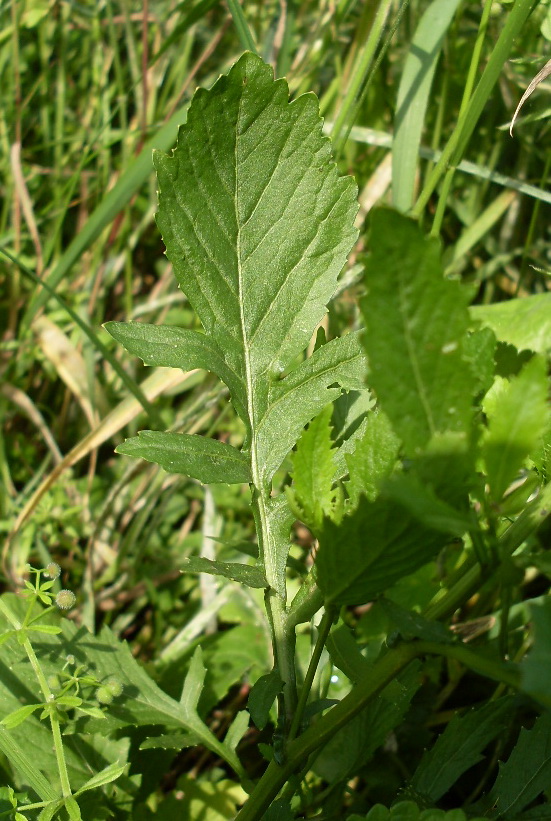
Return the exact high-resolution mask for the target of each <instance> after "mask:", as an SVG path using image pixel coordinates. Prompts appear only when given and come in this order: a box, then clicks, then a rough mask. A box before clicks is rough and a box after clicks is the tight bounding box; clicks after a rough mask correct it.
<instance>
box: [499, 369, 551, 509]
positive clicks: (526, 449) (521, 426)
mask: <svg viewBox="0 0 551 821" xmlns="http://www.w3.org/2000/svg"><path fill="white" fill-rule="evenodd" d="M496 387H497V389H496V391H495V395H493V396H492V395H489V396H488V397H487V401H486V402H485V404H484V410H485V412H486V415H487V417H488V433H487V436H486V438H485V440H484V443H483V455H484V461H485V463H486V473H487V476H488V484H489V486H490V492H491V495H492V498H493V499H494V501H496V502H498V501H499V500H500V499H501V498H502V496H503V494H504V493H505V491H506V490H507V488H508V486H509V484H510V483H511V482H512V481H513V479H515V477H516V476H517V473H518V471H519V470H520V468H521V467H522V466H523V464H524V462H525V460H526V458H527V457H528V456H529V454H530V453H531V451H532V450H534V449H535V448H536V447H537V445H538V443H539V441H540V439H541V437H542V436H543V434H544V432H545V430H546V429H547V426H548V424H549V406H548V390H549V383H548V379H547V370H546V365H545V361H544V360H543V358H542V357H539V356H535V357H533V359H531V360H530V361H529V362H528V363H527V364H526V365H525V366H524V368H523V369H522V371H521V372H520V374H519V375H518V376H515V377H513V378H512V379H511V380H510V382H506V381H505V380H502V381H501V382H500V383H498V386H496ZM491 393H492V392H490V394H491Z"/></svg>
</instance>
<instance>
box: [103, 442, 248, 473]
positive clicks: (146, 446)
mask: <svg viewBox="0 0 551 821" xmlns="http://www.w3.org/2000/svg"><path fill="white" fill-rule="evenodd" d="M117 453H124V454H125V455H126V456H140V457H141V458H142V459H147V461H148V462H155V463H156V464H158V465H161V467H163V468H164V469H165V470H168V471H170V472H172V473H183V474H185V475H186V476H193V478H194V479H198V480H199V481H200V482H203V483H204V484H210V483H215V482H227V483H228V484H232V483H241V482H250V481H251V475H250V469H249V462H248V459H247V457H246V456H245V455H244V454H242V453H241V452H240V451H238V450H236V449H235V448H232V447H231V445H226V444H225V443H224V442H219V441H217V440H216V439H207V438H206V437H204V436H195V435H190V434H187V433H164V432H162V431H153V430H142V431H140V433H139V434H138V436H134V437H133V438H132V439H127V440H126V441H125V442H123V444H122V445H119V446H118V448H117Z"/></svg>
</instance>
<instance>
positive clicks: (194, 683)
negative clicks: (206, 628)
mask: <svg viewBox="0 0 551 821" xmlns="http://www.w3.org/2000/svg"><path fill="white" fill-rule="evenodd" d="M205 674H206V670H205V665H204V664H203V651H202V650H201V647H200V646H199V647H197V648H196V650H195V652H194V654H193V656H192V658H191V663H190V665H189V670H188V672H187V675H186V679H185V681H184V686H183V689H182V695H181V696H180V704H181V705H182V708H183V711H184V713H185V714H186V715H187V716H191V715H195V714H196V713H197V705H198V703H199V696H200V695H201V691H202V689H203V684H204V681H205Z"/></svg>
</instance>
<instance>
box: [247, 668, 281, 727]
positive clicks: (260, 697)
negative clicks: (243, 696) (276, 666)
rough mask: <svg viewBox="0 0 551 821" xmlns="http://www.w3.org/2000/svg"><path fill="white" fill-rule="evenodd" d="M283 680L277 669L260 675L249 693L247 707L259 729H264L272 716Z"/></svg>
mask: <svg viewBox="0 0 551 821" xmlns="http://www.w3.org/2000/svg"><path fill="white" fill-rule="evenodd" d="M282 688H283V682H282V680H281V677H280V675H279V673H278V671H277V670H272V671H271V673H267V675H265V676H260V678H259V679H257V681H256V682H255V684H254V685H253V687H252V689H251V692H250V693H249V700H248V702H247V707H248V709H249V713H250V714H251V718H252V720H253V721H254V723H255V724H256V726H257V727H258V729H259V730H263V729H264V727H265V726H266V724H267V723H268V721H269V718H270V710H271V708H272V704H273V703H274V701H275V699H276V696H277V695H279V693H281V690H282Z"/></svg>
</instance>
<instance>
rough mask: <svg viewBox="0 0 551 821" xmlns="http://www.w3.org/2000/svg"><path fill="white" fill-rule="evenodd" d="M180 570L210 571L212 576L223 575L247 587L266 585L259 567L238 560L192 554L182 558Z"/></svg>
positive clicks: (187, 571) (184, 571) (186, 571)
mask: <svg viewBox="0 0 551 821" xmlns="http://www.w3.org/2000/svg"><path fill="white" fill-rule="evenodd" d="M181 570H182V572H183V573H210V574H211V575H213V576H224V577H225V578H226V579H232V580H233V581H234V582H239V583H240V584H245V585H247V587H258V588H262V587H267V586H268V583H267V582H266V578H265V576H264V573H263V572H262V570H261V569H260V568H259V567H251V566H250V565H247V564H241V563H240V562H219V561H212V560H211V559H204V558H203V557H202V556H193V557H191V558H189V559H184V561H183V563H182V567H181Z"/></svg>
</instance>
